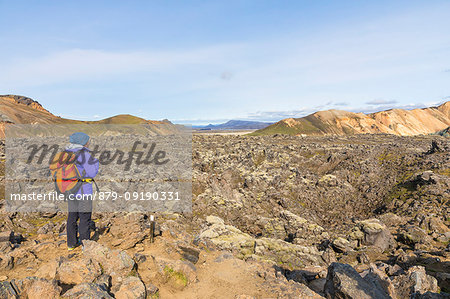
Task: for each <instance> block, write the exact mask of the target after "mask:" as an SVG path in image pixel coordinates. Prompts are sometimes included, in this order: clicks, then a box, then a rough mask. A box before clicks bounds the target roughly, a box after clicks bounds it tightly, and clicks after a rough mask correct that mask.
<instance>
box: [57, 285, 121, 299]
mask: <svg viewBox="0 0 450 299" xmlns="http://www.w3.org/2000/svg"><path fill="white" fill-rule="evenodd" d="M62 297H63V298H71V299H85V298H99V299H113V298H114V297H112V296H111V295H110V294H109V293H108V292H107V290H106V289H105V288H104V286H102V285H99V284H96V283H82V284H79V285H76V286H74V287H73V288H71V289H70V290H68V291H67V292H65V293H64V295H63V296H62Z"/></svg>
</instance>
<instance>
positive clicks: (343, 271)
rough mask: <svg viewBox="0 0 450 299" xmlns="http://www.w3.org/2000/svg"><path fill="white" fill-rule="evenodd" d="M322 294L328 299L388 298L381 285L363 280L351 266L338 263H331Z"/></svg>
mask: <svg viewBox="0 0 450 299" xmlns="http://www.w3.org/2000/svg"><path fill="white" fill-rule="evenodd" d="M324 292H325V295H326V297H327V298H330V299H331V298H333V299H334V298H341V299H365V298H367V299H373V298H380V299H381V298H389V295H388V294H387V293H386V291H385V290H384V289H383V288H382V286H381V285H379V284H377V283H375V282H374V281H372V280H369V279H368V280H365V279H364V278H363V277H361V275H359V273H358V272H356V270H355V269H353V267H352V266H350V265H347V264H340V263H332V264H331V265H330V266H329V267H328V275H327V281H326V283H325V288H324Z"/></svg>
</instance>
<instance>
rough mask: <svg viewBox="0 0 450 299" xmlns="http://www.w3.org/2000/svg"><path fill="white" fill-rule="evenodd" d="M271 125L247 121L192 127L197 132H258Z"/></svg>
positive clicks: (230, 121) (231, 121)
mask: <svg viewBox="0 0 450 299" xmlns="http://www.w3.org/2000/svg"><path fill="white" fill-rule="evenodd" d="M271 124H273V123H267V122H260V121H247V120H229V121H227V122H226V123H223V124H218V125H213V124H209V125H207V126H193V128H194V129H198V130H259V129H263V128H265V127H267V126H270V125H271Z"/></svg>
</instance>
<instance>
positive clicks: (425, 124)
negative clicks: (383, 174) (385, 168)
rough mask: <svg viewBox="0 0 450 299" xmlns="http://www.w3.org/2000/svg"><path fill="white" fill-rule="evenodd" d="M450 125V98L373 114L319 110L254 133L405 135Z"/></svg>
mask: <svg viewBox="0 0 450 299" xmlns="http://www.w3.org/2000/svg"><path fill="white" fill-rule="evenodd" d="M449 126H450V101H448V102H445V103H444V104H442V105H440V106H438V107H429V108H421V109H413V110H403V109H390V110H386V111H380V112H375V113H370V114H364V113H353V112H348V111H343V110H325V111H319V112H316V113H313V114H310V115H308V116H305V117H302V118H287V119H283V120H281V121H279V122H277V123H275V124H273V125H270V126H268V127H266V128H264V129H261V130H258V131H255V132H254V133H253V135H270V134H277V133H278V134H289V135H302V134H305V135H347V134H364V133H369V134H375V133H388V134H395V135H401V136H411V135H420V134H430V133H435V132H437V131H439V130H443V129H445V128H447V127H449Z"/></svg>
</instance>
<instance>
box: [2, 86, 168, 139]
mask: <svg viewBox="0 0 450 299" xmlns="http://www.w3.org/2000/svg"><path fill="white" fill-rule="evenodd" d="M6 124H170V125H173V124H172V123H171V122H170V121H168V120H162V121H158V120H146V119H144V118H140V117H137V116H134V115H130V114H119V115H115V116H111V117H108V118H105V119H101V120H96V121H82V120H75V119H68V118H62V117H60V116H56V115H54V114H52V113H51V112H49V111H48V110H46V109H45V108H44V107H43V106H42V105H41V104H39V102H37V101H35V100H33V99H31V98H29V97H25V96H19V95H0V138H4V137H5V125H6ZM174 127H175V126H174Z"/></svg>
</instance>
